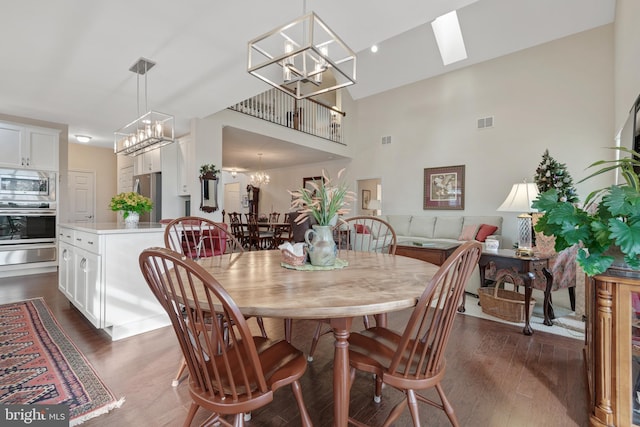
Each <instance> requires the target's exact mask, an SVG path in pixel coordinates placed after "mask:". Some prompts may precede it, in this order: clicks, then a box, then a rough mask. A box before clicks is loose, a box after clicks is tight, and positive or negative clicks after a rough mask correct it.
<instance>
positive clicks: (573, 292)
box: [567, 286, 576, 311]
mask: <svg viewBox="0 0 640 427" xmlns="http://www.w3.org/2000/svg"><path fill="white" fill-rule="evenodd" d="M567 289H569V303H570V304H571V311H576V288H575V287H574V286H572V287H570V288H567Z"/></svg>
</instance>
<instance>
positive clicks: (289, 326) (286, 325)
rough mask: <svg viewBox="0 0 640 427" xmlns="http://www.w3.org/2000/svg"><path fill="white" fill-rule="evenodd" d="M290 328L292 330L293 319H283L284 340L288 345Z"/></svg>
mask: <svg viewBox="0 0 640 427" xmlns="http://www.w3.org/2000/svg"><path fill="white" fill-rule="evenodd" d="M292 328H293V319H284V339H285V341H287V342H288V343H290V342H291V331H292Z"/></svg>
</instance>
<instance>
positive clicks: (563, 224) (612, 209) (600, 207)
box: [532, 147, 640, 276]
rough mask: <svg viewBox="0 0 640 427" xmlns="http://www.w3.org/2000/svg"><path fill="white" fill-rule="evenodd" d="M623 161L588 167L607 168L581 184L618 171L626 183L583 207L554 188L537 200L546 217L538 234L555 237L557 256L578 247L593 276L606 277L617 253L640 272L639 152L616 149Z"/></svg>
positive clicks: (538, 226)
mask: <svg viewBox="0 0 640 427" xmlns="http://www.w3.org/2000/svg"><path fill="white" fill-rule="evenodd" d="M612 149H614V150H619V151H620V152H622V154H628V155H629V157H623V158H620V159H617V160H600V161H597V162H595V163H593V164H591V165H590V166H589V167H590V168H591V167H597V166H602V167H601V169H599V170H597V171H596V172H594V173H592V174H591V175H589V176H587V177H586V178H584V179H583V180H581V181H580V182H583V181H585V180H587V179H589V178H592V177H594V176H597V175H601V174H603V173H606V172H618V173H619V174H620V175H621V176H622V177H623V178H624V183H622V184H619V185H611V186H609V187H606V188H602V189H599V190H596V191H594V192H592V193H591V194H589V196H588V197H587V199H586V200H585V202H584V205H583V206H582V207H580V206H578V205H577V204H574V203H571V202H568V201H564V200H563V199H562V198H561V197H560V196H559V194H558V192H557V191H556V190H555V189H551V190H548V191H545V192H544V193H542V194H540V196H539V197H538V198H537V199H536V200H535V201H534V203H533V205H532V206H533V208H535V209H537V210H538V211H541V212H544V215H543V216H542V218H540V219H539V220H538V223H537V224H536V226H535V230H536V231H538V232H542V233H543V234H545V235H547V236H555V238H556V243H555V250H556V251H557V252H559V251H561V250H563V249H565V248H567V247H569V246H572V245H575V244H579V245H580V246H581V248H580V250H579V251H578V256H577V261H578V264H579V265H580V266H581V267H582V268H583V269H584V271H585V273H586V274H587V275H589V276H594V275H596V274H601V273H603V272H605V271H606V270H607V269H608V268H609V267H611V266H612V265H613V264H614V261H616V253H618V251H619V253H620V254H621V255H622V256H623V257H624V263H625V264H626V267H627V268H630V269H633V270H640V258H639V257H640V178H639V177H638V173H637V172H636V169H638V168H640V161H638V160H637V159H638V158H640V153H637V152H635V151H633V150H630V149H627V148H624V147H613V148H612Z"/></svg>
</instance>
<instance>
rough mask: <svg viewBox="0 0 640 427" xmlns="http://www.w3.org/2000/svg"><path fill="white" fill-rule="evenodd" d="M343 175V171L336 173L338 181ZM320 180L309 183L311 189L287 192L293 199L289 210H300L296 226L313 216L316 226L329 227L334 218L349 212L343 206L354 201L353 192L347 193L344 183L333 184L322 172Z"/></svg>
mask: <svg viewBox="0 0 640 427" xmlns="http://www.w3.org/2000/svg"><path fill="white" fill-rule="evenodd" d="M343 173H344V169H341V170H340V172H338V179H340V177H341V176H342V174H343ZM322 178H323V179H322V180H318V181H311V182H309V183H308V185H309V186H310V187H311V188H301V189H300V190H298V191H289V194H291V196H292V197H293V200H292V201H291V208H293V209H296V210H301V212H300V215H298V216H297V217H296V219H295V222H296V223H297V224H301V223H303V222H305V221H306V220H307V218H308V217H309V215H311V216H313V218H314V219H315V220H316V222H317V223H318V225H331V221H332V220H333V218H334V217H337V216H338V215H342V214H345V213H348V212H349V209H346V208H345V206H346V205H348V204H349V202H351V201H353V200H355V194H354V193H353V191H349V190H348V187H347V185H346V184H345V183H344V182H340V183H338V184H333V183H332V181H331V178H330V177H329V175H327V174H326V172H325V171H324V170H323V171H322Z"/></svg>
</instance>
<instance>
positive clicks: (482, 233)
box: [476, 224, 498, 242]
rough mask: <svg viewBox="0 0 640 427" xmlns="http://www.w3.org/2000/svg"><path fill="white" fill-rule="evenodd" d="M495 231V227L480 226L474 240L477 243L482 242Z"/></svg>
mask: <svg viewBox="0 0 640 427" xmlns="http://www.w3.org/2000/svg"><path fill="white" fill-rule="evenodd" d="M497 229H498V227H496V226H495V225H489V224H482V225H481V226H480V229H479V230H478V234H476V240H477V241H478V242H484V241H485V240H486V238H487V237H488V236H491V235H492V234H493V233H495V232H496V230H497Z"/></svg>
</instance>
